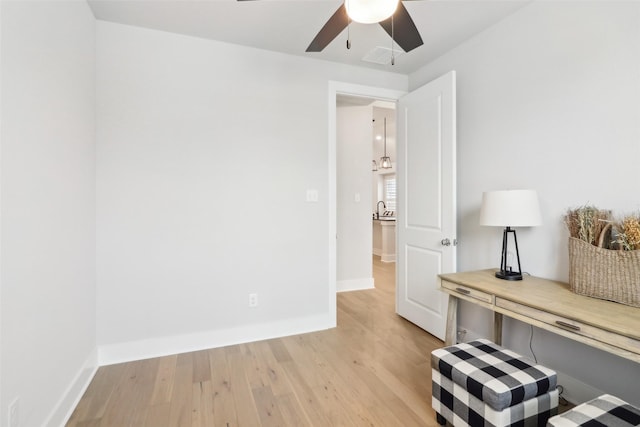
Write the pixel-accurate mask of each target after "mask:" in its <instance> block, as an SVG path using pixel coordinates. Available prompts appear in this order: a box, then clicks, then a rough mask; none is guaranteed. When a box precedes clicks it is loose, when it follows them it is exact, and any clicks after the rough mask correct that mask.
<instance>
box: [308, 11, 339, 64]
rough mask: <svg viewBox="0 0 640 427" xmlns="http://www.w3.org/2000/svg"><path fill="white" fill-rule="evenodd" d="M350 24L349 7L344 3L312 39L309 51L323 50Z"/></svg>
mask: <svg viewBox="0 0 640 427" xmlns="http://www.w3.org/2000/svg"><path fill="white" fill-rule="evenodd" d="M347 25H349V17H348V16H347V8H346V7H345V6H344V3H342V5H341V6H340V7H339V8H338V10H336V12H335V13H334V14H333V15H332V16H331V18H329V20H328V21H327V23H326V24H324V27H322V29H321V30H320V31H319V32H318V34H317V35H316V37H315V38H314V39H313V40H312V41H311V44H310V45H309V47H308V48H307V50H306V51H307V52H321V51H322V49H324V48H325V47H327V45H328V44H329V43H331V42H332V41H333V39H335V38H336V37H338V34H340V33H341V32H342V30H344V29H345V28H347Z"/></svg>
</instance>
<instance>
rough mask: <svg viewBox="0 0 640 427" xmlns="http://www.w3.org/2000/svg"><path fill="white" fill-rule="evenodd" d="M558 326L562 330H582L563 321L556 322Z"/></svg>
mask: <svg viewBox="0 0 640 427" xmlns="http://www.w3.org/2000/svg"><path fill="white" fill-rule="evenodd" d="M556 325H558V326H560V327H562V328H566V329H571V330H572V331H579V330H580V326H576V325H572V324H571V323H567V322H563V321H562V320H556Z"/></svg>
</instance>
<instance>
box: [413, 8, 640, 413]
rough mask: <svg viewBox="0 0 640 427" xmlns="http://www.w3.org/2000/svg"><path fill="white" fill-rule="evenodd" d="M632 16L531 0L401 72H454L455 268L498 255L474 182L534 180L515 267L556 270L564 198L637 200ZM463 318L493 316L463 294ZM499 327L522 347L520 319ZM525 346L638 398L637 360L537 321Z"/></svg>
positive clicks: (637, 42)
mask: <svg viewBox="0 0 640 427" xmlns="http://www.w3.org/2000/svg"><path fill="white" fill-rule="evenodd" d="M639 22H640V4H638V3H635V2H614V1H607V2H535V3H533V4H531V5H529V6H527V7H525V8H523V9H522V10H520V11H519V12H517V13H516V14H515V15H513V16H511V17H510V18H508V19H506V20H504V21H502V22H501V23H499V24H497V25H496V26H494V27H492V28H491V29H489V30H487V31H485V32H484V33H482V34H480V35H479V36H476V37H475V38H473V39H472V40H470V41H468V42H466V43H464V44H463V45H461V46H459V47H458V48H456V49H454V50H452V51H451V52H449V53H448V54H446V55H444V56H443V57H441V58H440V59H438V60H437V61H435V62H433V63H432V64H430V65H429V66H427V67H425V68H423V69H421V70H419V71H418V72H416V73H414V74H413V75H411V76H410V87H411V88H417V87H419V86H421V85H422V84H424V83H426V82H428V81H429V80H431V79H433V78H435V77H437V76H439V75H441V74H443V73H445V72H447V71H449V70H451V69H455V70H456V72H457V76H458V91H457V92H458V100H457V101H458V207H459V218H458V233H459V234H458V241H459V242H460V245H459V246H458V269H459V270H461V271H462V270H472V269H478V268H487V267H497V266H498V265H499V256H498V255H499V251H500V241H501V239H500V230H498V229H495V228H489V227H487V228H484V227H480V226H479V225H478V212H479V207H480V200H481V194H482V192H483V191H486V190H497V189H507V188H535V189H536V190H538V194H539V196H540V201H541V208H542V213H543V221H544V225H543V226H541V227H536V228H532V229H522V230H518V237H519V246H520V251H521V252H520V255H521V258H522V267H523V270H525V271H527V272H530V273H531V274H533V275H536V276H541V277H547V278H552V279H560V280H567V277H568V267H567V261H568V254H567V244H566V240H567V233H566V231H565V230H564V226H563V224H562V220H561V217H562V215H563V213H564V212H565V211H566V209H567V208H569V207H575V206H578V205H582V204H585V203H592V204H596V205H597V206H600V207H603V208H605V207H606V208H610V209H613V210H615V211H617V212H620V213H625V212H630V211H633V210H637V209H638V208H640V202H639V201H638V198H637V194H638V188H640V175H638V173H637V170H638V159H640V26H639V25H638V23H639ZM514 286H517V285H514ZM460 323H461V325H462V326H463V327H465V328H467V329H469V330H472V331H476V332H477V333H479V334H481V335H483V334H484V335H487V334H488V331H489V327H490V325H491V322H490V317H489V313H488V312H487V311H485V310H482V309H479V308H477V307H474V306H471V305H468V304H464V305H463V307H462V309H461V316H460ZM505 329H506V331H505V333H506V339H505V343H506V344H507V345H509V346H511V347H513V348H515V349H516V350H519V351H521V352H524V353H528V338H529V329H528V327H525V326H524V325H522V324H520V323H517V322H512V321H508V322H507V324H506V325H505ZM533 346H534V350H535V351H536V353H537V355H538V358H539V360H541V361H542V362H543V363H546V364H548V365H549V366H551V367H553V368H555V369H557V370H559V371H561V372H563V373H565V374H568V375H569V376H571V377H574V378H576V379H578V380H579V381H582V382H584V383H586V384H588V385H590V386H592V387H594V388H596V389H598V390H602V391H606V392H609V393H613V394H615V395H618V396H619V397H621V398H623V399H626V400H628V401H629V402H634V403H636V404H639V403H640V394H639V393H638V384H639V383H640V369H638V365H637V364H635V363H632V362H630V361H627V360H625V359H621V358H618V357H615V356H612V355H609V354H608V353H604V352H601V351H598V350H594V349H591V348H589V347H587V346H584V345H582V344H578V343H575V342H573V341H569V340H565V339H563V338H561V337H559V336H556V335H554V334H550V333H546V332H544V331H540V330H536V331H535V335H534V340H533ZM596 391H597V390H596ZM596 391H592V392H596ZM566 392H567V396H568V397H571V396H572V395H573V397H575V398H576V400H581V399H582V398H585V397H588V396H583V395H581V391H580V390H578V389H572V388H571V387H569V388H567V390H566ZM587 394H588V393H587Z"/></svg>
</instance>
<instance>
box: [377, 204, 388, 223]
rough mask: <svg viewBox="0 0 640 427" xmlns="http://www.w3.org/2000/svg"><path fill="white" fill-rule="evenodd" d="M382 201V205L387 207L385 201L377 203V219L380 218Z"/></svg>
mask: <svg viewBox="0 0 640 427" xmlns="http://www.w3.org/2000/svg"><path fill="white" fill-rule="evenodd" d="M380 203H382V207H383V208H385V209H387V205H385V204H384V201H382V200H380V201H379V202H378V204H377V205H376V219H380Z"/></svg>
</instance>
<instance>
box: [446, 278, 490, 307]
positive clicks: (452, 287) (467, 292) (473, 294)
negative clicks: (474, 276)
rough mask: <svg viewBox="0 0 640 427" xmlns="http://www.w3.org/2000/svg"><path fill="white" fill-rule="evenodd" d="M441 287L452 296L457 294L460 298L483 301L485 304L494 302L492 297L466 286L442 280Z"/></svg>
mask: <svg viewBox="0 0 640 427" xmlns="http://www.w3.org/2000/svg"><path fill="white" fill-rule="evenodd" d="M441 286H442V287H443V288H445V289H448V290H449V291H453V292H451V293H452V294H458V295H460V296H461V297H467V298H473V299H476V300H479V301H484V302H486V303H487V304H493V301H494V297H493V295H491V294H488V293H486V292H482V291H479V290H477V289H474V288H470V287H467V286H463V285H458V284H457V283H453V282H447V281H446V280H443V281H442V282H441Z"/></svg>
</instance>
